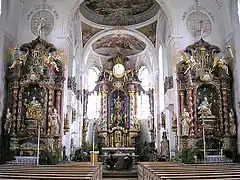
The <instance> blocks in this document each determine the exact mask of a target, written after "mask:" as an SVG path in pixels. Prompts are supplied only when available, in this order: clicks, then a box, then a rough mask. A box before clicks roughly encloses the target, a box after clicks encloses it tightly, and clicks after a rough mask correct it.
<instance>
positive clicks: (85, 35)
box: [82, 22, 101, 46]
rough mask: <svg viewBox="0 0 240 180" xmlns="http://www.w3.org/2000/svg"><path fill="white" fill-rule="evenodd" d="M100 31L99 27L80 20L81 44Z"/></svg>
mask: <svg viewBox="0 0 240 180" xmlns="http://www.w3.org/2000/svg"><path fill="white" fill-rule="evenodd" d="M99 31H101V29H98V28H95V27H92V26H90V25H88V24H85V23H83V22H82V42H83V46H84V45H85V44H86V43H87V41H88V40H89V39H90V38H91V37H92V36H93V35H94V34H96V33H97V32H99Z"/></svg>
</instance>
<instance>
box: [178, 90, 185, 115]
mask: <svg viewBox="0 0 240 180" xmlns="http://www.w3.org/2000/svg"><path fill="white" fill-rule="evenodd" d="M179 95H180V116H181V115H182V112H183V108H184V99H185V95H184V89H181V90H179Z"/></svg>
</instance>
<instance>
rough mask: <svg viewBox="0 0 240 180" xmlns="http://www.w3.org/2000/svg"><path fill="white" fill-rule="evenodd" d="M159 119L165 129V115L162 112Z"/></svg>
mask: <svg viewBox="0 0 240 180" xmlns="http://www.w3.org/2000/svg"><path fill="white" fill-rule="evenodd" d="M161 121H162V127H163V128H164V129H166V115H165V114H164V112H161Z"/></svg>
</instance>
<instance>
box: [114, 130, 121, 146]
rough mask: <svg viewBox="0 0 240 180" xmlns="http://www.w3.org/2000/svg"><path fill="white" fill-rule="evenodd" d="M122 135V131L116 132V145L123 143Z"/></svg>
mask: <svg viewBox="0 0 240 180" xmlns="http://www.w3.org/2000/svg"><path fill="white" fill-rule="evenodd" d="M121 143H122V135H121V132H120V131H116V132H115V147H119V146H121V145H122V144H121Z"/></svg>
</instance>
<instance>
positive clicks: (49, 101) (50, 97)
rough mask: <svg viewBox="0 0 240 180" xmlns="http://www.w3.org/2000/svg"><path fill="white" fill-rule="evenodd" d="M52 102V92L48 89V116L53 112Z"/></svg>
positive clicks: (51, 89)
mask: <svg viewBox="0 0 240 180" xmlns="http://www.w3.org/2000/svg"><path fill="white" fill-rule="evenodd" d="M53 101H54V90H53V88H50V89H49V97H48V114H49V115H50V114H51V113H52V110H53Z"/></svg>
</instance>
